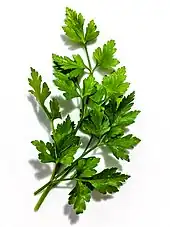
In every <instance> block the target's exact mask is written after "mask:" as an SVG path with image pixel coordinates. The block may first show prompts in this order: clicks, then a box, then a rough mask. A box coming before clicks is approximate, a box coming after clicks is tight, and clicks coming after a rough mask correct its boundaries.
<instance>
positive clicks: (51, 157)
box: [28, 8, 140, 214]
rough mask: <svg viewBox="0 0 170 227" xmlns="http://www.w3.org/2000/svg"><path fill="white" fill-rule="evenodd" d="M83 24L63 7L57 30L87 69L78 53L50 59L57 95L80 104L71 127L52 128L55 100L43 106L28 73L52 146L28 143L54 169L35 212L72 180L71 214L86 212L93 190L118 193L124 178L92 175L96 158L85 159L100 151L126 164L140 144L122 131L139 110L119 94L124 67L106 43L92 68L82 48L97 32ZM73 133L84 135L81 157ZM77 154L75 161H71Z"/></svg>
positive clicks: (124, 85) (42, 90) (36, 79)
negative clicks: (74, 47) (97, 74)
mask: <svg viewBox="0 0 170 227" xmlns="http://www.w3.org/2000/svg"><path fill="white" fill-rule="evenodd" d="M84 22H85V20H84V18H83V16H82V14H80V13H79V14H78V13H77V12H76V11H74V10H72V9H70V8H66V18H65V24H64V26H63V27H62V28H63V30H64V32H65V35H66V36H67V37H68V38H69V39H70V40H71V41H72V42H74V43H77V44H79V45H80V47H82V48H83V49H84V51H85V53H86V57H87V64H86V63H85V62H84V60H83V59H82V57H81V56H80V55H79V54H76V55H73V56H72V58H69V57H66V56H59V55H56V54H53V55H52V59H53V69H54V84H55V85H56V86H57V88H58V89H59V90H61V91H62V92H63V95H64V97H65V99H66V100H71V99H74V98H78V99H79V100H80V101H81V105H80V119H79V121H78V123H77V125H75V123H74V122H73V121H72V120H71V119H70V116H69V115H68V116H67V117H66V118H65V119H64V120H63V123H61V124H58V125H57V126H55V120H56V119H57V118H60V119H61V118H62V115H61V112H60V111H61V110H60V109H61V108H60V105H59V103H58V100H57V98H56V97H52V98H50V101H47V99H49V96H50V94H51V92H50V90H49V87H48V85H47V84H46V83H45V82H42V77H41V75H39V73H38V72H37V71H36V70H35V69H33V68H31V77H30V78H29V79H28V80H29V85H30V86H31V90H30V93H31V94H32V95H33V96H34V97H35V98H36V100H37V102H38V103H39V105H40V108H42V109H43V110H44V112H45V114H46V116H47V118H48V119H49V121H50V123H51V141H52V142H43V141H42V140H34V141H32V144H33V145H34V146H35V147H36V149H37V150H38V157H39V160H40V162H42V163H54V164H55V167H54V170H53V172H52V176H51V179H50V181H49V182H48V183H47V184H45V185H44V186H42V187H41V188H40V189H38V190H37V191H36V192H35V193H34V195H37V194H39V193H41V196H40V199H39V200H38V202H37V204H36V206H35V211H37V210H38V209H39V207H40V206H41V204H42V203H43V201H44V199H45V198H46V196H47V194H48V193H49V192H50V191H51V190H52V189H53V188H54V187H56V186H57V185H58V184H60V183H61V182H63V181H72V180H73V181H75V187H74V188H73V189H72V190H71V192H70V193H69V198H68V203H69V204H72V205H73V208H74V209H75V211H76V213H77V214H79V213H83V211H84V210H85V209H86V204H87V202H89V201H90V198H91V193H92V191H93V190H97V191H98V192H100V193H103V194H106V193H110V194H111V193H115V192H118V191H119V189H120V186H122V184H123V183H124V182H125V181H126V180H127V179H128V178H129V176H128V175H126V174H123V173H121V172H120V171H118V169H117V168H115V167H114V166H113V167H112V168H106V169H104V170H103V171H101V172H99V173H97V171H96V167H97V166H98V164H99V162H100V158H97V157H95V156H89V155H90V153H91V151H93V150H94V149H96V148H100V147H103V146H106V147H108V148H109V149H110V151H111V152H112V154H113V155H114V156H115V157H116V158H117V159H118V160H119V159H122V160H126V161H129V150H130V149H133V148H134V147H135V146H136V145H137V144H138V143H139V142H140V139H138V138H137V137H135V136H133V135H132V134H128V133H127V131H128V130H127V129H128V126H129V125H131V124H133V123H134V121H135V119H136V117H137V115H138V114H139V112H140V111H137V110H131V108H132V106H133V103H134V97H135V93H134V92H132V93H131V94H129V95H125V93H126V91H127V89H128V87H129V83H128V82H127V81H126V69H125V67H118V65H119V61H118V60H117V59H116V58H115V52H116V47H115V41H114V40H110V41H108V42H106V43H105V44H104V45H103V46H102V47H98V48H97V49H95V50H94V52H93V60H94V66H92V63H91V59H90V56H89V53H88V45H90V44H91V43H93V42H94V41H96V39H97V37H98V35H99V31H97V27H96V24H95V22H94V21H93V20H91V21H90V22H89V23H88V24H87V26H86V29H85V25H84ZM97 69H100V72H101V71H103V72H104V73H105V76H103V78H102V82H101V83H99V82H97V81H96V79H95V71H96V70H97ZM102 74H103V73H102ZM84 75H86V77H85V78H84ZM80 82H82V83H80ZM80 84H82V85H80ZM79 130H80V131H81V132H83V133H85V134H87V135H89V142H88V144H87V146H86V148H85V149H84V151H83V152H80V150H79V148H80V145H81V137H80V136H78V135H77V132H78V131H79ZM77 152H78V154H79V156H78V158H77V159H75V158H74V156H75V154H76V153H77ZM103 152H104V151H103ZM87 154H88V157H87V156H86V155H87Z"/></svg>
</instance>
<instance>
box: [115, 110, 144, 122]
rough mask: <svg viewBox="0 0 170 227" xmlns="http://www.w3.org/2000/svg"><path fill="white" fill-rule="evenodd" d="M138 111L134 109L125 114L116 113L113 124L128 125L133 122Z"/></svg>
mask: <svg viewBox="0 0 170 227" xmlns="http://www.w3.org/2000/svg"><path fill="white" fill-rule="evenodd" d="M139 113H140V111H138V110H135V111H130V112H128V113H127V114H125V115H123V116H122V115H119V114H118V113H117V115H116V117H115V122H114V124H113V125H119V126H120V125H121V126H128V125H130V124H133V123H134V122H135V119H136V117H137V116H138V114H139Z"/></svg>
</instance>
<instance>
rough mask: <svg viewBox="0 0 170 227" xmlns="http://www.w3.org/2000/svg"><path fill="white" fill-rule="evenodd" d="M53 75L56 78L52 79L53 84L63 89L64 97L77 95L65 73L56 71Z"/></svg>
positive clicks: (73, 85)
mask: <svg viewBox="0 0 170 227" xmlns="http://www.w3.org/2000/svg"><path fill="white" fill-rule="evenodd" d="M55 76H56V77H57V79H56V80H54V84H55V85H56V86H57V87H58V89H59V90H61V91H64V96H65V97H66V99H72V98H76V97H79V94H78V92H77V89H76V86H75V84H74V83H73V81H72V80H71V79H69V78H68V76H67V75H64V74H62V73H60V72H57V74H56V75H55Z"/></svg>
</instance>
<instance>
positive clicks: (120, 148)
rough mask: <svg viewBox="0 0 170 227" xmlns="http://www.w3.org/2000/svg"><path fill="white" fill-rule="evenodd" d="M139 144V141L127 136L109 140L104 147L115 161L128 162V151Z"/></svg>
mask: <svg viewBox="0 0 170 227" xmlns="http://www.w3.org/2000/svg"><path fill="white" fill-rule="evenodd" d="M139 142H140V139H138V138H137V137H135V136H133V135H131V134H129V135H127V136H124V137H120V138H113V139H110V140H109V141H108V142H107V143H106V145H107V146H108V147H109V148H110V150H111V151H112V153H113V154H114V156H115V157H116V158H117V159H119V158H120V159H124V160H126V161H129V152H128V149H133V148H134V147H135V146H136V145H137V144H138V143H139Z"/></svg>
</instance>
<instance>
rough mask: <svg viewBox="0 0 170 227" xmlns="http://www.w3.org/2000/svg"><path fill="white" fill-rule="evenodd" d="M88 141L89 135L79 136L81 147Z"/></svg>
mask: <svg viewBox="0 0 170 227" xmlns="http://www.w3.org/2000/svg"><path fill="white" fill-rule="evenodd" d="M88 142H89V137H87V136H81V146H80V147H81V148H85V147H86V146H87V144H88Z"/></svg>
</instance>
